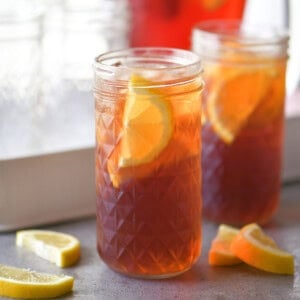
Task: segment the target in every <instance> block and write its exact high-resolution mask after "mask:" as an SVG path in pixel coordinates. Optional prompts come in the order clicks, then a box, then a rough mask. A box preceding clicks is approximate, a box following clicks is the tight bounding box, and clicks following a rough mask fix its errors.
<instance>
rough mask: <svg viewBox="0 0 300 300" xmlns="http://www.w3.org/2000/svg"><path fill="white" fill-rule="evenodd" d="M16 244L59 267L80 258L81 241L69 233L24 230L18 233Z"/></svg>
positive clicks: (73, 262) (69, 264)
mask: <svg viewBox="0 0 300 300" xmlns="http://www.w3.org/2000/svg"><path fill="white" fill-rule="evenodd" d="M16 244H17V246H19V247H24V248H26V249H28V250H30V251H32V252H34V253H35V254H36V255H38V256H40V257H42V258H44V259H46V260H49V261H51V262H53V263H55V264H56V265H57V266H59V267H68V266H71V265H73V264H75V263H76V262H77V261H78V260H79V258H80V243H79V241H78V240H77V239H76V238H75V237H73V236H71V235H69V234H64V233H59V232H54V231H46V230H22V231H18V232H17V234H16Z"/></svg>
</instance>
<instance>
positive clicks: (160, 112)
mask: <svg viewBox="0 0 300 300" xmlns="http://www.w3.org/2000/svg"><path fill="white" fill-rule="evenodd" d="M94 70H95V83H94V97H95V109H96V140H97V143H96V144H97V145H96V193H97V240H98V243H97V246H98V252H99V255H100V257H101V258H102V259H103V261H104V262H105V263H106V264H107V265H108V266H110V267H111V268H112V269H114V270H116V271H118V272H121V273H124V274H127V275H132V276H138V277H144V278H166V277H170V276H175V275H177V274H180V273H182V272H184V271H186V270H188V269H189V268H190V267H191V266H192V265H193V264H194V263H195V261H196V260H197V258H198V256H199V254H200V249H201V186H200V185H201V162H200V137H201V128H200V127H201V126H200V118H201V99H200V94H201V91H202V88H203V83H202V78H201V64H200V61H199V58H198V56H197V55H196V54H194V53H192V52H189V51H185V50H176V49H171V48H132V49H128V50H122V51H116V52H110V53H106V54H103V55H100V56H98V57H97V58H96V61H95V64H94Z"/></svg>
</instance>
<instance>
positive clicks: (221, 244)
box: [208, 224, 242, 266]
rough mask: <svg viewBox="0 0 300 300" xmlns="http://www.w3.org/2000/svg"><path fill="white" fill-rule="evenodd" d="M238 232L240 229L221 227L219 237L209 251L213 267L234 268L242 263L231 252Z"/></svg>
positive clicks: (209, 258) (222, 225)
mask: <svg viewBox="0 0 300 300" xmlns="http://www.w3.org/2000/svg"><path fill="white" fill-rule="evenodd" d="M238 232H239V230H238V229H236V228H233V227H231V226H228V225H224V224H221V225H220V226H219V229H218V233H217V236H216V237H215V238H214V240H213V241H212V244H211V248H210V250H209V256H208V262H209V264H210V265H211V266H232V265H237V264H240V263H241V262H242V261H241V260H240V259H239V258H238V257H236V256H235V255H234V254H233V253H232V251H231V250H230V245H231V243H232V241H233V239H234V238H235V237H236V236H237V234H238Z"/></svg>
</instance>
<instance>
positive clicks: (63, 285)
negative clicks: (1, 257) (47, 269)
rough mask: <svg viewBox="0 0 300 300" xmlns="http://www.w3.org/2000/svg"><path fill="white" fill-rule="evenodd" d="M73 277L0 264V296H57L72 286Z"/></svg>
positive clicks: (32, 297) (30, 297) (24, 297)
mask: <svg viewBox="0 0 300 300" xmlns="http://www.w3.org/2000/svg"><path fill="white" fill-rule="evenodd" d="M73 283H74V278H73V277H71V276H65V275H61V276H57V275H52V274H46V273H38V272H35V271H31V270H28V269H20V268H15V267H11V266H6V265H1V264H0V296H4V297H13V298H22V299H37V298H52V297H59V296H62V295H64V294H66V293H68V292H70V291H71V290H72V288H73Z"/></svg>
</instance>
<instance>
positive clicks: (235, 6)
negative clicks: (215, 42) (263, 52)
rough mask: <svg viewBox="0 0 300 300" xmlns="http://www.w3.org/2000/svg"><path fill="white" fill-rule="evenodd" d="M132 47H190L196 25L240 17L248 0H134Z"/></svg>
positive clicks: (131, 1) (132, 7)
mask: <svg viewBox="0 0 300 300" xmlns="http://www.w3.org/2000/svg"><path fill="white" fill-rule="evenodd" d="M129 3H130V7H131V13H132V30H131V36H130V42H131V45H132V46H135V47H136V46H168V47H177V48H183V49H190V36H191V29H192V28H193V26H194V25H195V24H196V23H198V22H200V21H204V20H209V19H240V18H241V17H242V15H243V10H244V5H245V0H130V1H129Z"/></svg>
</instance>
